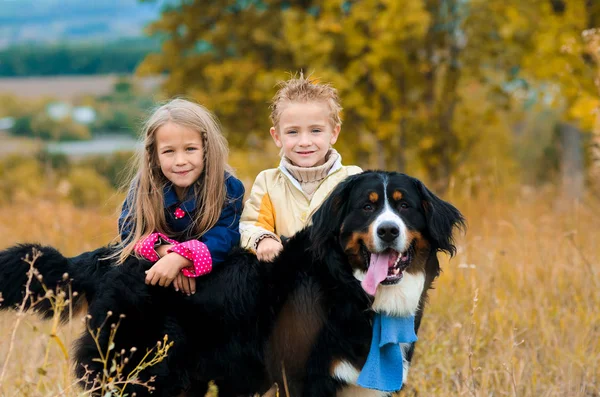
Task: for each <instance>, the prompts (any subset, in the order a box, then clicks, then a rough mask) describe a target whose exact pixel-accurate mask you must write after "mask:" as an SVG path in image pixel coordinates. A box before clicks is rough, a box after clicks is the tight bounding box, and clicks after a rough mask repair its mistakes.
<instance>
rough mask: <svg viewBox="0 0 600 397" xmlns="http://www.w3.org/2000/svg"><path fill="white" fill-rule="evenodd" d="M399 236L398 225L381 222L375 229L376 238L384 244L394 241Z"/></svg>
mask: <svg viewBox="0 0 600 397" xmlns="http://www.w3.org/2000/svg"><path fill="white" fill-rule="evenodd" d="M399 234H400V229H399V228H398V225H396V224H395V223H393V222H383V223H382V224H381V225H379V227H377V236H379V238H380V239H382V240H383V241H385V242H386V243H391V242H392V241H394V240H395V239H396V238H397V237H398V235H399Z"/></svg>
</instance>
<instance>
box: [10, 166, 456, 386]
mask: <svg viewBox="0 0 600 397" xmlns="http://www.w3.org/2000/svg"><path fill="white" fill-rule="evenodd" d="M463 225H464V220H463V217H462V215H461V214H460V212H459V211H458V210H457V209H456V208H455V207H453V206H452V205H451V204H449V203H447V202H445V201H443V200H441V199H439V198H438V197H436V196H435V195H434V194H433V193H432V192H430V191H429V190H428V189H427V188H426V187H425V186H424V185H423V184H422V183H421V182H420V181H418V180H417V179H414V178H412V177H409V176H406V175H403V174H398V173H388V172H381V171H371V172H364V173H362V174H359V175H354V176H351V177H349V178H347V179H346V180H345V181H343V182H342V183H341V184H339V185H338V186H337V188H336V189H335V190H334V191H333V192H332V193H331V195H330V196H329V198H328V199H327V200H326V201H325V202H324V203H323V205H322V206H321V208H320V209H319V210H318V211H317V213H316V214H315V216H314V217H313V225H312V226H310V227H308V228H306V229H304V230H302V231H300V232H299V233H297V234H296V235H295V236H293V237H292V238H290V239H289V241H287V243H286V244H285V247H284V250H283V251H282V252H281V254H280V255H279V256H278V257H277V259H276V260H275V261H274V262H272V263H265V262H259V261H258V260H257V259H256V257H255V256H254V255H253V254H252V253H250V252H247V251H243V250H241V249H236V250H234V252H232V253H231V254H230V256H229V258H228V259H227V261H226V262H225V263H222V264H219V265H216V266H215V268H214V269H213V271H212V273H210V274H209V275H206V276H202V277H200V278H198V279H197V292H196V293H195V294H194V295H192V296H190V297H188V296H184V295H182V294H181V293H179V292H175V291H174V289H173V288H163V287H158V286H155V287H152V286H147V285H146V284H145V283H144V271H145V270H147V269H148V268H149V267H150V266H151V265H152V264H151V263H149V262H147V261H144V260H140V259H137V258H135V257H133V256H132V257H130V258H129V259H128V260H127V261H126V262H125V263H124V264H123V265H121V266H113V265H112V263H111V261H110V260H102V258H105V257H107V256H108V255H109V254H110V253H111V252H112V251H111V248H110V247H105V248H100V249H98V250H95V251H92V252H88V253H84V254H82V255H79V256H77V257H74V258H65V257H63V256H62V255H61V254H60V253H59V252H58V251H56V250H55V249H53V248H51V247H43V246H39V245H34V244H24V245H18V246H15V247H12V248H9V249H7V250H5V251H2V252H0V291H2V293H3V298H4V302H3V305H4V306H2V307H1V308H8V307H14V305H16V304H18V303H19V302H20V301H21V300H22V297H23V295H24V284H25V282H26V275H25V273H26V271H27V269H28V266H29V265H27V264H26V263H25V262H23V261H22V258H23V257H24V256H25V255H26V254H28V253H31V251H32V248H37V249H38V250H39V251H41V253H42V254H43V256H42V257H40V258H39V259H38V260H37V261H36V263H35V266H36V267H37V269H38V270H39V272H40V273H41V274H42V275H43V282H44V283H45V285H47V286H49V287H50V288H55V287H57V286H59V285H62V284H64V283H66V281H64V277H63V274H64V273H68V274H69V282H71V283H72V288H73V289H74V290H76V291H78V292H79V293H80V294H79V295H78V296H77V298H75V299H76V301H75V302H74V304H75V306H76V307H77V306H82V305H81V303H83V302H85V301H87V303H88V305H89V306H88V314H89V315H91V319H90V320H89V321H90V328H91V329H92V330H94V329H96V328H98V327H100V325H101V324H102V323H103V322H104V321H105V319H106V316H107V313H108V312H109V311H111V312H112V313H113V315H112V317H110V318H109V320H108V324H110V323H112V322H116V320H117V318H118V315H120V314H124V315H125V317H124V318H122V320H121V324H120V326H119V328H118V331H117V333H116V339H115V348H114V350H112V351H113V352H118V351H120V350H121V349H126V350H129V349H130V348H131V347H132V346H135V347H136V348H137V352H136V353H134V354H133V356H132V358H131V360H130V362H129V364H128V366H129V367H130V368H133V367H134V366H135V365H136V362H137V360H139V359H140V358H141V356H143V355H144V353H145V351H146V349H148V348H150V347H152V346H155V345H156V342H157V341H159V340H162V339H163V336H164V335H165V334H166V335H168V337H169V340H171V341H174V342H175V343H174V345H173V347H172V348H171V350H170V351H169V354H168V358H167V359H165V360H164V361H162V362H160V363H159V364H157V365H154V366H152V367H149V368H147V369H145V370H144V371H143V372H142V373H141V374H140V379H141V380H148V379H149V378H150V377H151V376H155V377H156V378H155V381H154V382H153V386H155V388H156V390H155V391H154V393H153V395H154V396H177V395H179V394H181V393H182V392H183V393H185V395H186V396H203V395H204V393H205V392H206V385H207V383H208V381H210V380H214V381H215V382H216V383H217V384H218V386H219V389H220V394H219V395H221V396H229V395H232V396H234V395H240V394H249V393H253V392H264V391H265V390H266V389H268V388H269V386H270V385H271V384H272V383H273V382H278V384H279V385H284V381H285V385H286V386H287V388H288V390H289V393H290V395H291V396H334V395H344V394H346V395H350V394H351V393H356V394H352V395H362V396H367V395H369V396H375V395H378V396H383V395H387V394H386V393H379V392H375V391H373V390H365V389H360V388H359V387H358V386H356V380H357V377H358V374H359V372H360V369H361V368H362V366H363V365H364V363H365V360H366V357H367V355H368V353H369V346H370V343H371V334H372V325H371V321H372V317H373V313H374V310H375V311H379V312H384V313H388V314H391V315H398V316H405V315H414V316H415V331H418V328H419V326H420V323H421V319H422V316H423V308H424V304H425V300H426V298H427V290H428V289H429V288H430V287H431V285H432V282H433V281H434V279H435V278H436V277H437V276H438V274H439V271H440V268H439V264H438V260H437V257H436V253H437V252H438V251H444V252H447V253H450V254H453V253H454V252H455V247H454V245H453V240H452V232H453V228H454V227H455V226H459V227H460V226H463ZM392 250H393V251H392ZM394 251H396V252H399V253H400V258H399V259H398V262H396V263H397V266H396V268H397V269H398V270H396V271H395V272H394V271H393V268H394V266H392V267H390V270H389V276H388V278H387V279H386V280H385V281H383V282H382V283H381V284H379V285H378V287H377V292H376V294H375V297H371V296H369V295H368V294H367V293H365V291H364V290H363V288H362V287H361V283H360V280H362V279H363V278H364V277H365V274H366V272H367V269H368V266H369V258H370V257H371V255H376V254H381V253H386V252H387V253H390V252H394ZM403 253H404V254H403ZM394 258H395V256H394ZM400 259H402V260H400ZM394 273H396V274H394ZM398 273H399V274H398ZM30 289H31V291H32V293H33V294H34V295H35V294H41V293H42V292H43V291H42V289H41V285H40V283H39V281H38V280H37V279H34V280H33V282H32V283H31V286H30ZM36 308H37V309H38V310H39V312H40V313H41V314H42V315H46V316H51V315H52V307H51V306H50V305H48V304H47V303H44V302H42V303H41V304H38V305H37V306H36ZM109 333H110V327H109V326H105V327H104V328H102V331H101V333H100V345H101V346H102V348H104V349H105V348H106V347H107V344H108V338H109ZM402 351H403V355H404V359H405V362H404V367H405V371H404V375H405V376H406V373H407V372H408V366H409V364H410V361H411V358H412V355H413V351H414V343H412V344H405V345H403V346H402ZM97 356H98V352H97V348H96V344H95V343H94V341H93V339H92V336H91V334H90V333H89V331H85V332H84V334H83V335H82V336H81V337H80V339H79V340H78V342H77V344H76V348H75V361H76V373H77V375H78V376H82V375H83V373H84V366H87V368H88V369H89V370H91V371H93V372H94V373H101V371H102V364H101V363H99V362H97V361H94V358H95V357H97ZM284 373H285V375H283V374H284ZM284 376H285V379H284ZM128 391H129V392H134V391H135V392H136V393H137V395H138V396H142V395H147V394H148V392H147V390H146V389H145V388H144V387H141V386H132V387H131V388H130V390H128Z"/></svg>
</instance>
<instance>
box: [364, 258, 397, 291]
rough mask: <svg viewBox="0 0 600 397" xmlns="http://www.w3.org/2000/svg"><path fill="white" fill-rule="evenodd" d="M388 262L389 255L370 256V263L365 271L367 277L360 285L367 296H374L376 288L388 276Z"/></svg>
mask: <svg viewBox="0 0 600 397" xmlns="http://www.w3.org/2000/svg"><path fill="white" fill-rule="evenodd" d="M389 261H390V254H371V263H370V264H369V268H368V269H367V276H366V277H365V279H364V280H363V281H362V283H361V285H362V287H363V289H364V290H365V291H366V292H367V294H369V295H372V296H375V291H377V286H378V285H379V283H380V282H382V281H383V280H385V278H386V277H387V275H388V263H389Z"/></svg>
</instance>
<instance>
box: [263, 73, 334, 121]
mask: <svg viewBox="0 0 600 397" xmlns="http://www.w3.org/2000/svg"><path fill="white" fill-rule="evenodd" d="M312 101H318V102H325V103H327V105H328V106H329V110H330V118H331V121H332V123H333V125H334V126H337V125H342V119H341V117H340V113H341V111H342V105H341V104H340V99H339V97H338V94H337V90H336V89H335V88H333V87H332V86H330V85H329V84H324V83H318V82H317V81H316V79H311V78H310V76H308V77H304V74H303V73H302V72H300V76H298V77H295V76H293V77H292V78H291V79H289V80H286V81H282V82H280V83H279V90H277V93H276V94H275V96H274V97H273V99H272V100H271V106H270V108H271V115H270V116H269V117H270V118H271V122H272V123H273V127H275V128H277V127H278V124H279V119H280V117H281V113H282V112H283V110H284V107H285V104H286V103H290V102H302V103H306V102H312Z"/></svg>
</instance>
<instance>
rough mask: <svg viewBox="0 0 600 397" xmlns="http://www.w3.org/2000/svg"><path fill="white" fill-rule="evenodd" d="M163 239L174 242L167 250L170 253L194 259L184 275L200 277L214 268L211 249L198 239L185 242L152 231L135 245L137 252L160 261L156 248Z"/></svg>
mask: <svg viewBox="0 0 600 397" xmlns="http://www.w3.org/2000/svg"><path fill="white" fill-rule="evenodd" d="M161 239H162V240H163V242H167V243H170V244H173V246H172V247H171V248H169V249H168V250H167V252H168V253H171V252H175V253H176V254H179V255H181V256H183V257H184V258H186V259H189V260H190V261H192V263H193V265H192V266H190V267H186V268H184V269H182V270H181V272H182V273H183V275H184V276H186V277H198V276H202V275H204V274H207V273H210V271H211V270H212V257H211V256H210V251H209V250H208V247H207V246H206V244H204V243H202V242H200V241H198V240H189V241H186V242H184V243H179V242H177V241H175V240H173V239H170V238H168V237H167V236H165V235H164V234H162V233H152V234H150V235H149V236H148V237H146V238H145V239H143V240H141V241H139V242H138V243H137V244H136V245H135V248H134V250H135V253H136V254H138V255H139V256H141V257H143V258H145V259H147V260H149V261H151V262H156V261H158V260H159V259H160V257H159V256H158V253H157V252H156V250H155V249H154V248H155V247H156V244H157V243H158V242H159V240H161Z"/></svg>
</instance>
